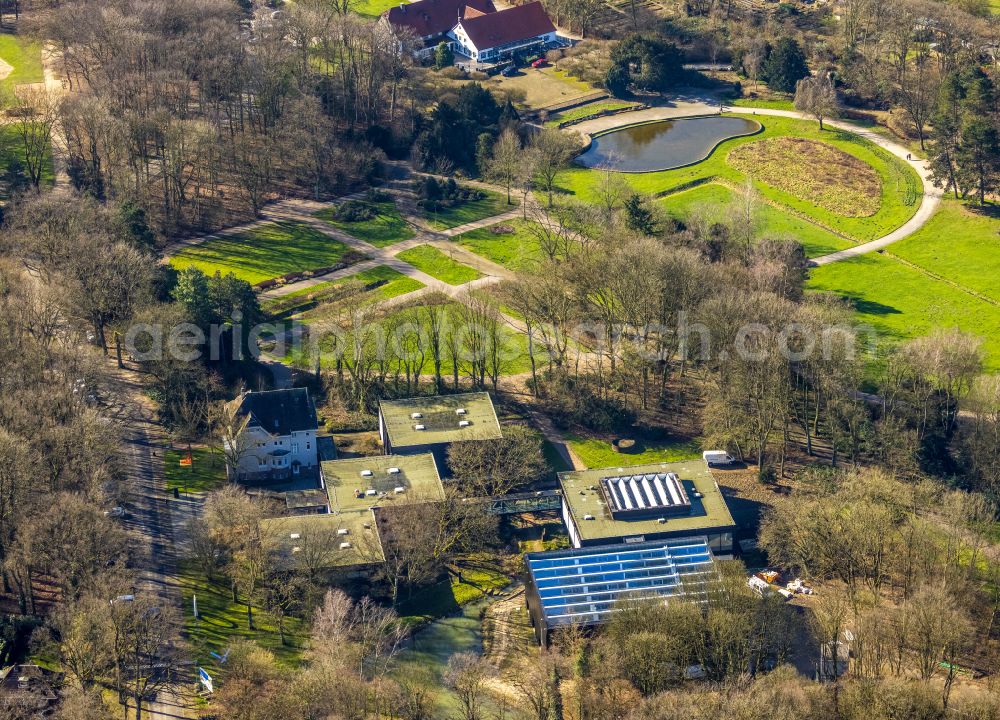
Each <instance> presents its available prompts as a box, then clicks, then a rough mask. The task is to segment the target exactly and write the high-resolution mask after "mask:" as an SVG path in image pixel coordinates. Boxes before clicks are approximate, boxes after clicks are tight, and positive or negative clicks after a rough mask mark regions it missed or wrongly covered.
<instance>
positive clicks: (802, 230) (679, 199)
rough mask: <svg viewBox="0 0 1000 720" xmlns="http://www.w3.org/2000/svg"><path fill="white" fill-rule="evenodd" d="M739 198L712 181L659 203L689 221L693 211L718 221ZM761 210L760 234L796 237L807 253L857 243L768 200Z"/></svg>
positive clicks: (834, 250) (763, 235) (668, 210)
mask: <svg viewBox="0 0 1000 720" xmlns="http://www.w3.org/2000/svg"><path fill="white" fill-rule="evenodd" d="M735 199H736V198H735V195H734V194H733V192H732V190H730V189H729V188H727V187H725V186H724V185H719V184H718V183H709V184H706V185H699V186H698V187H696V188H692V189H691V190H684V191H683V192H679V193H676V194H674V195H668V196H666V197H665V198H663V199H662V200H660V201H659V203H660V204H661V205H662V206H663V207H664V208H665V209H666V211H667V213H669V214H670V215H671V216H672V217H674V218H677V219H678V220H682V221H686V220H688V219H689V218H690V217H691V216H692V214H694V213H700V214H703V216H707V217H708V218H710V219H712V220H713V221H715V220H724V219H725V215H726V210H727V205H729V204H730V203H732V202H734V201H735ZM757 212H758V217H759V222H760V226H759V228H758V236H759V237H772V238H785V237H790V238H794V239H795V240H798V241H799V243H801V244H802V247H803V248H804V249H805V253H806V257H819V256H820V255H827V254H829V253H832V252H836V251H837V250H843V249H844V248H846V247H851V246H852V245H853V244H854V243H852V242H850V241H849V240H845V239H844V238H842V237H839V236H837V235H834V234H833V233H832V232H830V231H829V230H825V229H823V228H821V227H819V226H818V225H813V224H812V223H810V222H807V221H805V220H803V219H801V218H798V217H795V216H794V215H790V214H789V213H787V212H783V211H782V210H779V209H778V208H776V207H773V206H771V205H768V204H766V203H761V204H760V206H759V208H758V211H757Z"/></svg>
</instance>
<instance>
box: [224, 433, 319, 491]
mask: <svg viewBox="0 0 1000 720" xmlns="http://www.w3.org/2000/svg"><path fill="white" fill-rule="evenodd" d="M238 443H239V445H238V448H239V449H238V451H237V453H236V454H237V455H239V458H240V461H239V465H238V466H237V470H236V476H237V477H236V478H235V479H237V480H255V479H262V478H274V479H282V478H288V477H295V476H297V475H299V474H300V473H302V471H303V470H314V469H315V468H316V466H317V465H318V464H319V455H318V453H317V450H316V431H315V430H299V431H295V432H293V433H291V434H290V435H271V434H270V433H268V432H267V431H265V430H264V429H263V428H261V427H259V426H252V427H248V428H246V429H245V430H244V431H243V433H242V434H241V435H240V439H239V440H238Z"/></svg>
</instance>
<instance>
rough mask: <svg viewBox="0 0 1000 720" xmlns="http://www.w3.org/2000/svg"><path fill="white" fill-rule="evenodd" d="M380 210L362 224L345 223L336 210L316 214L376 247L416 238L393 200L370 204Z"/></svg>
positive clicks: (361, 222)
mask: <svg viewBox="0 0 1000 720" xmlns="http://www.w3.org/2000/svg"><path fill="white" fill-rule="evenodd" d="M369 204H370V205H373V206H374V207H375V208H377V210H378V215H376V216H375V217H374V218H372V219H371V220H362V221H360V222H345V221H343V220H338V219H337V218H336V216H335V213H336V208H333V207H331V208H326V209H325V210H320V211H319V212H318V213H316V217H318V218H320V219H321V220H323V221H324V222H328V223H330V224H331V225H333V226H334V227H335V228H337V229H339V230H343V231H344V232H345V233H347V234H348V235H351V236H352V237H356V238H357V239H358V240H364V241H365V242H366V243H369V244H370V245H374V246H375V247H380V248H382V247H387V246H389V245H393V244H395V243H398V242H402V241H403V240H409V239H410V238H411V237H413V236H414V232H413V228H411V227H410V225H409V224H408V223H407V222H406V220H404V219H403V217H402V216H401V215H400V214H399V210H397V209H396V204H395V203H394V202H393V201H392V200H387V201H385V202H380V203H369Z"/></svg>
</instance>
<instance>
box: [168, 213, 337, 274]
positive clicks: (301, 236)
mask: <svg viewBox="0 0 1000 720" xmlns="http://www.w3.org/2000/svg"><path fill="white" fill-rule="evenodd" d="M348 250H349V248H348V247H347V245H345V244H344V243H342V242H340V241H339V240H334V239H333V238H331V237H329V236H328V235H324V234H323V233H321V232H320V231H319V230H315V229H313V228H311V227H309V226H308V225H306V224H304V223H297V222H276V223H269V224H267V225H262V226H260V227H258V228H254V229H253V230H248V231H246V232H243V233H240V234H238V235H227V236H223V237H218V238H213V239H211V240H208V241H206V242H203V243H200V244H198V245H192V246H190V247H187V248H185V249H184V250H182V251H181V252H179V253H178V254H177V255H175V256H174V257H173V258H171V259H170V263H171V265H173V266H174V267H176V268H185V267H192V266H193V267H198V268H201V269H202V270H203V271H204V272H205V273H206V274H209V275H212V274H215V273H216V272H221V273H222V274H223V275H225V274H226V273H230V272H231V273H233V274H234V275H236V277H238V278H242V279H243V280H246V281H247V282H250V283H259V282H261V281H263V280H268V279H270V278H274V277H278V276H280V275H285V274H287V273H291V272H299V271H303V270H311V269H314V268H323V267H329V266H331V265H336V264H337V263H338V262H340V261H341V260H342V259H343V258H344V256H345V255H346V254H347V252H348Z"/></svg>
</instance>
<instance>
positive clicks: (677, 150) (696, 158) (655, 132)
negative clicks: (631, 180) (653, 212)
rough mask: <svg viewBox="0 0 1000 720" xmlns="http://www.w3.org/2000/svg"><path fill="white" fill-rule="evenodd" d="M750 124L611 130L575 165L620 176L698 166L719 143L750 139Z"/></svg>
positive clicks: (710, 121) (711, 121)
mask: <svg viewBox="0 0 1000 720" xmlns="http://www.w3.org/2000/svg"><path fill="white" fill-rule="evenodd" d="M759 129H760V124H759V123H757V122H756V121H754V120H748V119H746V118H740V117H697V118H679V119H677V120H663V121H660V122H654V123H646V124H645V125H633V126H631V127H625V128H622V129H621V130H612V131H611V132H608V133H605V134H604V135H598V136H597V137H595V138H594V139H593V142H592V143H591V145H590V148H589V149H588V150H587V151H586V152H584V153H583V154H581V155H580V156H579V157H578V158H577V159H576V161H577V162H578V163H579V164H581V165H583V166H585V167H591V168H608V169H611V170H618V171H620V172H653V171H656V170H670V169H671V168H677V167H681V166H683V165H690V164H692V163H696V162H701V161H702V160H704V159H705V158H707V157H708V156H709V155H711V154H712V151H713V150H714V149H715V147H716V146H717V145H718V144H719V143H720V142H722V141H723V140H728V139H729V138H734V137H740V136H742V135H752V134H753V133H755V132H757V130H759Z"/></svg>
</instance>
